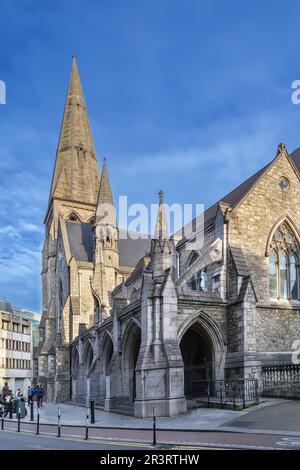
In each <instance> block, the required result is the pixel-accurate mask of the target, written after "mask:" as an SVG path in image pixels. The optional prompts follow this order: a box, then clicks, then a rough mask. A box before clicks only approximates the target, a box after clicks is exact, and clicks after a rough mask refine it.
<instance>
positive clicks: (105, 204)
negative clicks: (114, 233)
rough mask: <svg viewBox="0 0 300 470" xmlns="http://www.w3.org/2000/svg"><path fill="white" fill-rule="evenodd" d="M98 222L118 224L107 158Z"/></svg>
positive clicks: (100, 194) (102, 179)
mask: <svg viewBox="0 0 300 470" xmlns="http://www.w3.org/2000/svg"><path fill="white" fill-rule="evenodd" d="M96 224H100V225H102V226H104V225H106V226H107V225H109V226H110V227H116V225H117V220H116V210H115V206H114V201H113V196H112V191H111V186H110V181H109V176H108V170H107V165H106V159H105V158H104V160H103V167H102V173H101V179H100V185H99V192H98V197H97V209H96Z"/></svg>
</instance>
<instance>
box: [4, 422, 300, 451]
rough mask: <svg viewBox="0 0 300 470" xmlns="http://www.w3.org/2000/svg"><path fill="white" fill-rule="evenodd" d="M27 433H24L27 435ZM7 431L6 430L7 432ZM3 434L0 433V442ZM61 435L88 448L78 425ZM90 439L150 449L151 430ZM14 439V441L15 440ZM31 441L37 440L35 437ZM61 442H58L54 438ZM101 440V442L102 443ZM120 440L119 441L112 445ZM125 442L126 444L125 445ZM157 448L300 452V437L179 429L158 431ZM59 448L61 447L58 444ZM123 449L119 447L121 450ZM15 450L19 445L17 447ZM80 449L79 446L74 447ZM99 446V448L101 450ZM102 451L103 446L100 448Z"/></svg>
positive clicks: (45, 430) (47, 430)
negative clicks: (188, 447)
mask: <svg viewBox="0 0 300 470" xmlns="http://www.w3.org/2000/svg"><path fill="white" fill-rule="evenodd" d="M16 426H17V424H16V423H15V422H5V429H6V430H8V429H10V430H12V434H11V436H12V435H16V436H17V439H19V434H18V433H16V432H15V430H16ZM22 430H23V432H22V435H25V436H26V430H27V432H28V431H30V432H32V433H33V432H34V431H35V425H32V424H30V423H22ZM24 431H25V432H24ZM4 432H5V431H4ZM2 433H3V431H0V442H1V436H2ZM40 433H41V434H42V435H45V434H49V435H51V434H52V436H55V435H56V433H57V428H56V426H51V425H49V424H43V425H41V426H40ZM61 435H62V436H63V437H64V438H66V437H68V438H70V439H74V438H77V442H78V443H79V442H80V443H81V444H78V445H89V443H85V442H84V441H83V437H84V428H82V427H78V426H72V427H69V426H68V427H67V426H62V427H61ZM89 438H90V439H91V440H93V441H97V440H99V445H101V446H102V445H106V442H105V441H107V445H114V444H115V446H116V447H115V448H122V447H124V448H125V447H126V446H127V445H128V446H130V448H131V449H132V448H133V447H136V448H141V447H143V446H144V447H146V448H148V449H149V448H151V443H152V431H150V430H136V429H131V430H126V429H112V428H105V429H100V428H91V429H90V430H89ZM12 439H13V438H12ZM31 439H33V441H34V439H36V438H35V437H34V436H32V437H31ZM54 441H55V442H58V441H59V439H57V438H56V439H55V438H54ZM100 441H101V442H100ZM112 441H118V442H115V443H114V442H112ZM122 441H123V442H122ZM157 442H158V446H159V447H161V446H168V448H170V447H172V446H178V445H182V444H185V445H190V446H199V447H215V448H229V449H232V448H233V449H262V450H268V449H269V450H276V449H297V450H300V437H296V436H286V435H280V434H267V433H260V434H257V433H253V432H252V433H245V432H243V433H241V432H225V431H212V432H209V431H186V432H184V431H179V430H177V431H176V430H160V429H158V430H157ZM57 445H59V444H57ZM119 446H120V447H119ZM14 448H16V446H14ZM74 448H77V447H74ZM99 448H100V447H98V449H99ZM101 448H102V447H101Z"/></svg>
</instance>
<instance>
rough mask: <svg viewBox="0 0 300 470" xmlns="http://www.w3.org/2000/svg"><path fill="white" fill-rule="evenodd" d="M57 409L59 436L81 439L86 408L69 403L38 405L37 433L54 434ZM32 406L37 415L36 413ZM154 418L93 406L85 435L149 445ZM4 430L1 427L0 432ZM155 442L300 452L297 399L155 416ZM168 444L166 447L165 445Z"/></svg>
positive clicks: (26, 426)
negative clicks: (92, 418) (93, 418)
mask: <svg viewBox="0 0 300 470" xmlns="http://www.w3.org/2000/svg"><path fill="white" fill-rule="evenodd" d="M58 408H60V412H61V421H60V424H61V435H62V436H63V437H64V438H68V439H77V440H80V441H82V440H83V439H84V437H85V431H86V429H85V424H86V410H85V408H84V407H81V406H75V405H72V404H62V405H56V404H52V403H46V404H45V405H43V407H42V408H40V410H39V413H40V423H41V424H40V433H41V434H42V435H43V436H45V435H48V436H52V437H54V436H56V435H57V412H58ZM36 411H37V410H36V409H35V417H36ZM29 419H30V416H29V413H28V415H27V418H26V419H24V420H22V423H21V431H22V433H23V432H24V433H34V432H35V431H36V423H35V422H33V423H32V422H30V421H29ZM4 425H5V431H4V432H7V431H12V432H16V430H17V423H16V421H15V420H12V421H10V420H6V421H5V423H4ZM152 426H153V420H152V419H151V418H149V419H138V418H134V417H131V416H123V415H120V414H115V413H108V412H105V411H103V410H99V409H97V410H96V423H95V424H94V425H90V424H89V429H88V433H89V436H88V437H89V439H91V440H97V441H98V442H99V443H100V442H108V441H109V442H119V443H120V445H121V446H123V445H125V443H127V444H128V445H131V446H139V445H147V446H149V445H151V444H152V440H153V431H152ZM2 432H3V431H0V436H1V435H2ZM156 434H157V442H158V444H159V445H160V446H161V445H166V446H180V445H184V446H196V447H197V448H200V447H201V448H203V447H204V448H206V447H207V448H224V449H226V448H228V449H264V450H267V449H269V450H275V449H277V450H278V449H298V450H300V401H292V400H280V399H268V400H266V401H265V402H264V403H261V404H260V405H258V406H256V407H251V408H248V409H247V410H243V411H232V410H218V409H207V408H199V409H196V410H193V411H191V412H189V413H187V414H185V415H181V416H177V417H174V418H158V419H157V432H156ZM0 448H1V440H0ZM169 448H170V447H169Z"/></svg>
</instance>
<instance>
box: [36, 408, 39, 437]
mask: <svg viewBox="0 0 300 470" xmlns="http://www.w3.org/2000/svg"><path fill="white" fill-rule="evenodd" d="M35 434H36V435H37V436H38V435H39V434H40V413H39V412H38V413H37V417H36V433H35Z"/></svg>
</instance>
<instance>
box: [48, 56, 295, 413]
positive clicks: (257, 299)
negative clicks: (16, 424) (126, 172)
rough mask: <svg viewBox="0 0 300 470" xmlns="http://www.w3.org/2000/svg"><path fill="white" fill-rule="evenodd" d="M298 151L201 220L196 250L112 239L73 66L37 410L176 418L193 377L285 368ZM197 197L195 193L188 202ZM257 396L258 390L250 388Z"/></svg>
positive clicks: (291, 322) (291, 329) (57, 169)
mask: <svg viewBox="0 0 300 470" xmlns="http://www.w3.org/2000/svg"><path fill="white" fill-rule="evenodd" d="M299 171H300V150H296V151H295V152H294V153H292V154H291V155H289V153H288V151H287V149H286V147H285V146H284V145H283V144H280V145H279V146H278V150H277V153H276V155H275V158H273V160H272V161H270V163H269V164H267V165H266V166H265V167H264V168H262V169H261V170H259V171H258V172H257V173H256V174H255V175H253V176H251V177H250V178H249V179H247V180H246V181H245V182H243V183H242V184H240V186H238V187H237V188H236V189H234V190H233V191H232V192H230V193H229V194H227V195H226V196H224V197H223V198H222V199H221V200H220V201H218V202H216V203H215V204H214V205H213V206H211V207H210V208H208V209H207V210H206V211H205V213H204V244H203V246H202V248H201V249H200V250H194V251H191V250H189V249H187V243H188V242H189V240H188V239H187V238H186V237H181V238H180V237H178V236H173V237H172V236H170V235H169V233H168V227H167V222H166V216H165V209H164V203H163V196H162V193H160V201H159V212H158V218H157V225H156V231H155V234H154V236H153V237H152V239H151V236H150V237H149V238H146V239H141V238H138V239H133V238H131V237H128V238H127V239H126V238H123V237H122V238H121V237H120V236H119V229H118V225H117V220H116V211H115V208H114V202H113V197H112V190H111V185H110V179H109V176H108V169H107V165H106V162H105V161H104V162H103V167H102V172H101V176H100V175H99V170H98V163H97V159H96V153H95V149H94V144H93V139H92V134H91V129H90V124H89V120H88V114H87V109H86V104H85V100H84V95H83V91H82V87H81V82H80V78H79V73H78V69H77V64H76V59H75V58H74V59H73V63H72V70H71V78H70V82H69V88H68V93H67V99H66V104H65V110H64V116H63V121H62V127H61V132H60V137H59V144H58V148H57V154H56V161H55V166H54V171H53V178H52V184H51V189H50V195H49V203H48V208H47V212H46V216H45V226H46V232H45V242H44V247H43V268H42V289H43V315H42V321H41V325H40V338H41V340H40V346H39V381H40V382H41V383H42V384H43V385H44V387H45V390H46V395H47V399H48V400H53V401H70V400H72V401H73V402H82V403H85V402H86V400H89V399H93V400H95V402H96V403H97V404H99V405H102V406H104V408H105V409H106V410H118V409H119V410H121V409H122V406H123V407H126V406H127V407H129V408H130V407H131V410H132V413H134V415H135V416H137V417H149V416H152V413H153V408H155V409H156V414H157V415H158V416H174V415H177V414H180V413H184V412H185V411H186V409H187V400H188V398H189V396H193V395H195V394H197V386H198V385H197V384H199V381H200V382H201V380H212V381H217V380H220V381H221V380H224V379H229V378H256V379H258V383H260V384H262V374H263V370H264V367H267V366H271V365H275V366H276V365H277V366H278V367H279V366H280V364H283V363H284V364H292V348H293V344H294V342H295V341H297V340H299V339H300V300H299V299H300V292H299V287H300V286H299V254H300V251H299V250H300V203H299V202H300V181H299V180H300V173H299ZM199 198H201V194H200V195H199ZM260 386H262V385H260Z"/></svg>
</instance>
